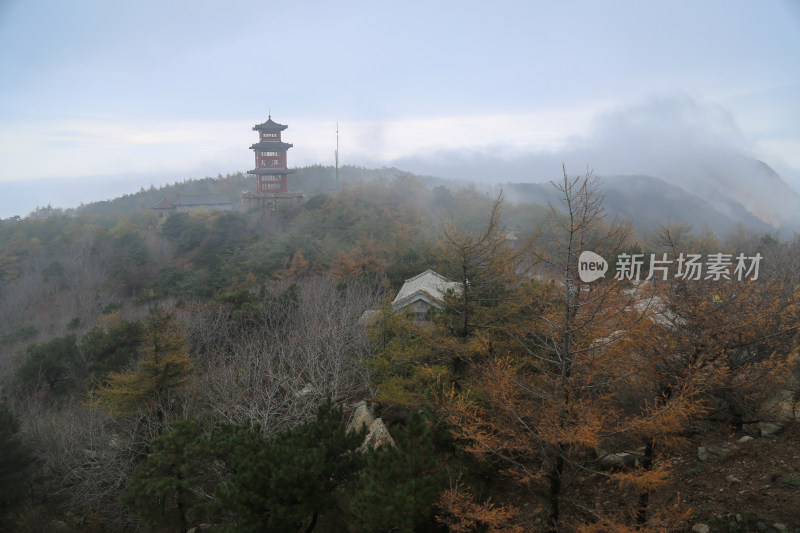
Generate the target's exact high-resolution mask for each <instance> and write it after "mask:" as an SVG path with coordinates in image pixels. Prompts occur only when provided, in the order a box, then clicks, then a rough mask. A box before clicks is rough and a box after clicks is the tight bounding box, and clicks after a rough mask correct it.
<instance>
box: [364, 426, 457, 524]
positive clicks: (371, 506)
mask: <svg viewBox="0 0 800 533" xmlns="http://www.w3.org/2000/svg"><path fill="white" fill-rule="evenodd" d="M393 433H394V435H393V436H394V438H395V441H396V443H397V446H396V447H395V446H386V447H384V448H382V449H380V450H376V451H374V452H372V453H369V454H368V455H367V458H366V461H367V464H366V467H365V469H364V473H363V474H362V476H361V477H360V478H359V490H358V492H356V494H355V495H354V496H353V499H352V500H351V502H350V509H351V512H352V513H353V518H352V519H351V520H350V521H349V524H350V529H351V531H353V532H354V533H370V532H374V531H397V532H402V533H414V532H423V531H438V530H439V526H437V524H436V520H435V513H436V510H437V506H436V504H437V501H438V497H439V493H440V492H441V491H442V490H443V489H444V488H445V487H446V485H447V483H448V476H447V473H446V471H445V467H444V464H443V462H442V457H443V456H442V452H441V451H440V450H438V449H437V446H436V443H435V441H434V438H435V436H434V431H433V428H432V424H431V422H430V421H429V420H428V419H426V418H425V417H423V416H422V415H420V414H419V413H414V414H413V415H412V416H411V417H410V418H409V420H408V422H407V424H406V426H405V428H403V430H402V431H399V432H393Z"/></svg>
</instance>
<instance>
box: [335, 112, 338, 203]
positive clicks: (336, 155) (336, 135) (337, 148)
mask: <svg viewBox="0 0 800 533" xmlns="http://www.w3.org/2000/svg"><path fill="white" fill-rule="evenodd" d="M335 154H336V192H339V121H336V152H335Z"/></svg>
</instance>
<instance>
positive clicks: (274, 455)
mask: <svg viewBox="0 0 800 533" xmlns="http://www.w3.org/2000/svg"><path fill="white" fill-rule="evenodd" d="M363 439H364V432H363V431H362V432H358V433H356V432H348V431H347V429H346V426H345V424H344V420H343V414H342V409H341V408H334V407H333V405H332V403H331V402H330V401H328V402H326V403H324V404H323V405H321V406H320V407H319V409H318V411H317V418H316V420H314V421H310V422H307V423H305V424H303V425H300V426H298V427H296V428H293V429H290V430H288V431H285V432H283V433H279V434H277V435H275V436H274V437H272V438H271V439H269V440H265V439H263V437H262V436H261V433H260V431H259V429H258V427H255V426H247V425H234V426H228V427H225V428H223V430H222V432H221V433H219V435H218V436H217V437H215V444H216V448H217V450H218V452H220V453H221V455H222V456H223V457H224V458H225V462H226V464H227V466H228V468H229V469H230V471H231V475H230V477H229V478H228V481H227V483H226V484H225V485H224V486H223V487H222V488H221V489H220V490H219V491H218V493H217V498H218V501H219V503H220V505H221V507H222V508H223V509H225V510H227V511H229V512H231V513H232V514H233V515H234V516H235V518H234V520H233V522H232V523H230V524H228V529H227V530H228V531H236V532H260V531H274V532H278V533H279V532H287V533H296V532H297V531H299V530H300V528H305V531H311V530H312V529H313V528H314V525H315V524H316V521H317V517H318V516H319V515H321V514H323V513H325V512H327V511H330V510H332V509H334V508H335V506H336V494H335V492H334V491H335V489H337V488H338V487H341V486H343V485H344V484H345V483H347V482H348V481H349V480H350V479H351V478H352V477H353V476H354V474H355V473H356V472H358V471H359V470H360V468H361V467H362V462H363V456H362V455H361V454H359V453H355V451H356V449H357V448H358V446H359V445H360V444H361V442H362V441H363Z"/></svg>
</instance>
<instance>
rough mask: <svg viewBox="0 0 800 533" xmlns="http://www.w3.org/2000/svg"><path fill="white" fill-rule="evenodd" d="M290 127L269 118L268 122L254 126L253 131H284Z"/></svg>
mask: <svg viewBox="0 0 800 533" xmlns="http://www.w3.org/2000/svg"><path fill="white" fill-rule="evenodd" d="M288 127H289V126H287V125H285V124H278V123H277V122H275V121H274V120H272V117H269V118H268V119H267V121H266V122H262V123H261V124H256V125H255V126H253V131H283V130H285V129H286V128H288Z"/></svg>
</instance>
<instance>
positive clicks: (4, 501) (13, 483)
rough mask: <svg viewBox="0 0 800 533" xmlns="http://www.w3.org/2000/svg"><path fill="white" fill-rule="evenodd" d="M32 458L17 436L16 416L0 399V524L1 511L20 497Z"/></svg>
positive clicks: (0, 524)
mask: <svg viewBox="0 0 800 533" xmlns="http://www.w3.org/2000/svg"><path fill="white" fill-rule="evenodd" d="M32 460H33V458H32V456H31V454H30V451H29V450H28V449H27V448H26V446H25V445H24V443H23V442H22V440H21V439H20V437H19V422H18V421H17V418H16V417H15V416H14V413H12V412H11V411H10V410H9V409H8V406H7V405H6V402H5V400H3V401H0V526H2V525H3V520H2V516H3V513H4V512H5V511H7V510H9V509H10V508H12V507H13V505H14V504H16V503H17V502H19V500H21V499H22V496H23V487H24V482H25V480H26V478H27V472H28V466H30V464H31V463H32Z"/></svg>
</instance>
